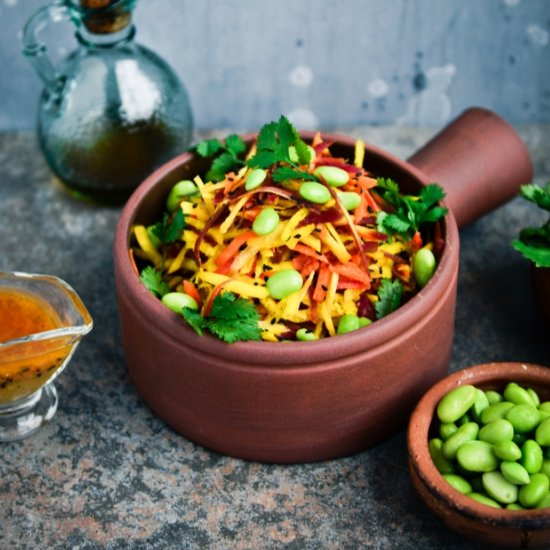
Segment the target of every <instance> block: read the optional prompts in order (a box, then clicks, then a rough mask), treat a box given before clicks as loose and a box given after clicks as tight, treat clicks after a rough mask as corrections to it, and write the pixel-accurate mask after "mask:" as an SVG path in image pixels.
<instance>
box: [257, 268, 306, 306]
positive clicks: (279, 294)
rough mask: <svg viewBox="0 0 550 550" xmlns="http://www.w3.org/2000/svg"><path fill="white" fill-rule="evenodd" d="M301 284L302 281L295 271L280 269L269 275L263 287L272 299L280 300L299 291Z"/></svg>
mask: <svg viewBox="0 0 550 550" xmlns="http://www.w3.org/2000/svg"><path fill="white" fill-rule="evenodd" d="M303 284H304V280H303V279H302V276H301V275H300V272H298V271H296V270H295V269H282V270H281V271H277V272H276V273H274V274H273V275H271V277H269V279H268V280H267V282H266V285H265V286H266V287H267V290H268V292H269V294H270V296H271V297H272V298H275V299H276V300H282V299H283V298H286V297H287V296H289V295H290V294H292V293H293V292H296V291H297V290H300V289H301V288H302V285H303Z"/></svg>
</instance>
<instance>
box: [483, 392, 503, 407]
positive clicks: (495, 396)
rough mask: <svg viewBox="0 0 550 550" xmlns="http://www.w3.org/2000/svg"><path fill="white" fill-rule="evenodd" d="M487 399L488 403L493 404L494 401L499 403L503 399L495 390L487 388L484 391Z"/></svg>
mask: <svg viewBox="0 0 550 550" xmlns="http://www.w3.org/2000/svg"><path fill="white" fill-rule="evenodd" d="M484 393H485V396H486V397H487V401H489V405H494V404H495V403H500V402H501V401H502V400H503V397H502V395H500V393H498V392H497V391H495V390H487V391H485V392H484Z"/></svg>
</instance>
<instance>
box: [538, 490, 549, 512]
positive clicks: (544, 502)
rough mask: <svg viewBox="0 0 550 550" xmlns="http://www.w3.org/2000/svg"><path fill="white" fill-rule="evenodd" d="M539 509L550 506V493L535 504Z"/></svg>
mask: <svg viewBox="0 0 550 550" xmlns="http://www.w3.org/2000/svg"><path fill="white" fill-rule="evenodd" d="M535 508H537V509H542V508H550V493H546V495H544V496H543V497H542V498H541V499H540V500H539V501H538V502H537V505H536V506H535Z"/></svg>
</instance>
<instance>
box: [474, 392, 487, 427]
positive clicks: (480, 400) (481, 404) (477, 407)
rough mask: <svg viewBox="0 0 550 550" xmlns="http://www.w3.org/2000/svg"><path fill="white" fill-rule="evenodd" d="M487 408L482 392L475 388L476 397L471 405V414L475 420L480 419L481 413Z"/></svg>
mask: <svg viewBox="0 0 550 550" xmlns="http://www.w3.org/2000/svg"><path fill="white" fill-rule="evenodd" d="M488 406H489V400H488V399H487V396H486V395H485V392H484V391H483V390H480V389H479V388H476V397H475V399H474V404H473V405H472V413H473V415H474V418H475V419H476V420H479V419H480V418H481V413H482V412H483V411H484V410H485V409H486V408H487V407H488Z"/></svg>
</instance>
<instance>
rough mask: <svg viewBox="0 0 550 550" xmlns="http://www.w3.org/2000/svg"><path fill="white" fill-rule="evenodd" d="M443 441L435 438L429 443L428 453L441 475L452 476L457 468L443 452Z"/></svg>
mask: <svg viewBox="0 0 550 550" xmlns="http://www.w3.org/2000/svg"><path fill="white" fill-rule="evenodd" d="M442 447H443V441H441V439H439V438H437V437H434V438H433V439H430V441H429V442H428V451H429V452H430V456H431V458H432V462H433V463H434V466H435V467H436V468H437V471H438V472H439V473H440V474H452V473H454V471H455V467H454V465H453V463H452V462H451V461H450V460H447V459H446V458H445V456H444V455H443V451H442Z"/></svg>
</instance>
